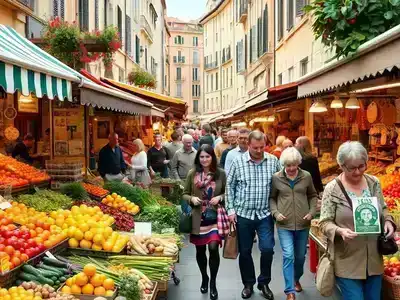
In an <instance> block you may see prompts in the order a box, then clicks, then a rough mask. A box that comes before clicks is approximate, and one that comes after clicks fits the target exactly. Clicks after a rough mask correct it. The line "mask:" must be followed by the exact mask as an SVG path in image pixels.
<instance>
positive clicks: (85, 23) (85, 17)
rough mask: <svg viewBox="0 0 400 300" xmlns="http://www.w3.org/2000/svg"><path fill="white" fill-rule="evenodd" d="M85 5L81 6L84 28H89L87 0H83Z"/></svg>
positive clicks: (86, 29)
mask: <svg viewBox="0 0 400 300" xmlns="http://www.w3.org/2000/svg"><path fill="white" fill-rule="evenodd" d="M84 5H85V7H84V8H83V11H84V15H83V16H84V21H83V22H84V30H85V31H88V30H89V0H84Z"/></svg>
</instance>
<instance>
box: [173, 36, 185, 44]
mask: <svg viewBox="0 0 400 300" xmlns="http://www.w3.org/2000/svg"><path fill="white" fill-rule="evenodd" d="M183 43H184V39H183V37H182V36H180V35H177V36H176V37H175V44H177V45H183Z"/></svg>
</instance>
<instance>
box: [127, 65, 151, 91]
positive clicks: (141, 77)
mask: <svg viewBox="0 0 400 300" xmlns="http://www.w3.org/2000/svg"><path fill="white" fill-rule="evenodd" d="M128 82H129V83H130V84H133V85H137V86H139V87H140V88H143V87H148V88H152V89H154V88H156V86H157V82H156V79H155V77H154V76H153V75H151V74H149V73H148V72H146V71H145V70H143V69H140V68H137V69H135V70H133V71H132V72H130V73H129V74H128Z"/></svg>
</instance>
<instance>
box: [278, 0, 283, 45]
mask: <svg viewBox="0 0 400 300" xmlns="http://www.w3.org/2000/svg"><path fill="white" fill-rule="evenodd" d="M282 37H283V0H278V40H280V39H282Z"/></svg>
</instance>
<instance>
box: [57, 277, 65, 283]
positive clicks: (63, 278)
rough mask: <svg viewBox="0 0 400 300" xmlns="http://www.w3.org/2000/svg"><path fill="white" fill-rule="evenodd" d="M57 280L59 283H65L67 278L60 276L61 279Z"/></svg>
mask: <svg viewBox="0 0 400 300" xmlns="http://www.w3.org/2000/svg"><path fill="white" fill-rule="evenodd" d="M58 280H60V281H61V282H66V281H67V277H64V276H62V277H60V278H58Z"/></svg>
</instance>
